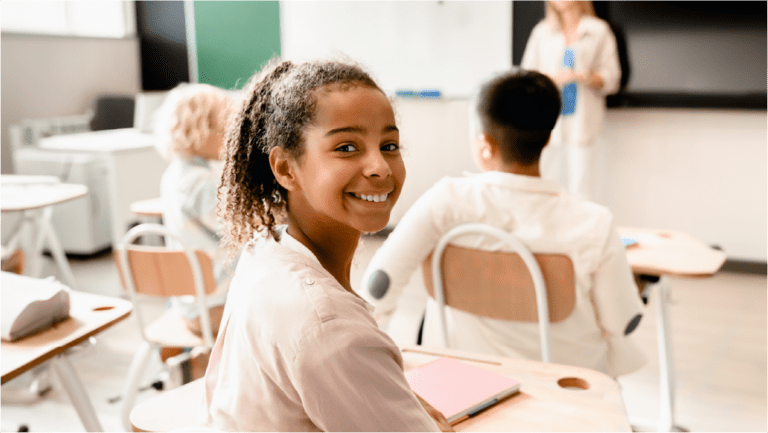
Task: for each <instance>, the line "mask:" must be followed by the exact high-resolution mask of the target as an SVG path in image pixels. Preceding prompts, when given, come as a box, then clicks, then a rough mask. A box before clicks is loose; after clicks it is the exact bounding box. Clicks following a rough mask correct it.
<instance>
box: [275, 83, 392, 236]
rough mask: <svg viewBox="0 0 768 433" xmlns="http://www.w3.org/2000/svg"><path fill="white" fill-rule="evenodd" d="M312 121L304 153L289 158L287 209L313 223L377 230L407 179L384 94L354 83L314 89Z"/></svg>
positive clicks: (306, 133)
mask: <svg viewBox="0 0 768 433" xmlns="http://www.w3.org/2000/svg"><path fill="white" fill-rule="evenodd" d="M316 96H317V113H316V115H315V121H314V122H313V123H312V124H311V125H309V126H308V127H307V128H306V129H305V130H304V134H303V138H304V152H303V154H302V155H301V156H300V157H299V158H298V159H297V160H296V161H293V163H292V166H293V170H292V171H293V172H294V173H295V179H296V185H295V186H296V187H295V188H292V189H289V190H290V192H289V200H290V204H289V206H290V210H291V213H293V214H294V215H299V216H301V219H302V220H303V223H304V224H311V225H313V226H314V227H315V228H317V227H328V228H331V226H334V225H338V224H341V225H344V226H347V227H351V228H354V229H356V230H358V231H361V232H376V231H379V230H381V229H383V228H384V227H385V226H386V225H387V223H388V222H389V215H390V212H391V211H392V207H394V205H395V202H396V201H397V198H398V197H399V196H400V191H401V189H402V185H403V182H404V181H405V165H404V164H403V159H402V157H401V155H400V134H399V131H398V129H397V125H396V123H395V115H394V112H393V111H392V106H391V105H390V103H389V100H388V99H387V97H386V96H385V95H384V94H383V93H382V92H381V91H379V90H376V89H373V88H370V87H367V86H355V87H351V88H348V89H344V90H340V89H334V88H333V87H331V88H328V87H326V88H322V89H319V90H318V91H317V92H316Z"/></svg>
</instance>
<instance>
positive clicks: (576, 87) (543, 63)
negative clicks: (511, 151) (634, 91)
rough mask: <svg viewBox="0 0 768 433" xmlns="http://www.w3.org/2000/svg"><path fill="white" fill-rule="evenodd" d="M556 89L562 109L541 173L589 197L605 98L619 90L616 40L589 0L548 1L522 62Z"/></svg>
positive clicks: (523, 66) (619, 68)
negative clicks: (595, 145) (555, 86)
mask: <svg viewBox="0 0 768 433" xmlns="http://www.w3.org/2000/svg"><path fill="white" fill-rule="evenodd" d="M521 67H522V68H524V69H530V70H536V71H539V72H541V73H543V74H545V75H548V76H549V77H550V78H552V80H553V81H554V82H555V84H556V85H557V86H558V87H559V88H560V91H561V96H562V99H563V109H562V113H561V116H560V118H559V119H558V121H557V124H556V125H555V128H554V130H553V131H552V138H551V140H550V143H549V145H548V146H547V147H545V148H544V151H543V152H542V155H541V173H542V177H545V178H549V179H552V180H555V181H558V182H560V183H561V184H563V185H565V186H566V187H567V188H568V190H569V191H570V192H571V193H574V194H576V195H579V196H581V197H582V198H585V199H589V198H591V194H592V166H593V163H594V143H595V141H596V140H597V139H598V137H599V136H600V132H601V130H602V126H603V121H604V119H605V97H606V96H607V95H610V94H612V93H615V92H617V91H618V90H619V85H620V81H621V66H620V64H619V56H618V50H617V48H616V38H615V37H614V35H613V32H612V30H611V28H610V26H609V25H608V23H606V22H605V21H603V20H601V19H600V18H597V17H596V16H595V10H594V7H593V6H592V2H591V1H547V2H546V9H545V17H544V19H543V20H542V21H541V22H539V23H538V24H537V25H536V26H535V27H534V28H533V31H532V32H531V36H530V38H529V39H528V43H527V45H526V47H525V53H524V54H523V59H522V62H521Z"/></svg>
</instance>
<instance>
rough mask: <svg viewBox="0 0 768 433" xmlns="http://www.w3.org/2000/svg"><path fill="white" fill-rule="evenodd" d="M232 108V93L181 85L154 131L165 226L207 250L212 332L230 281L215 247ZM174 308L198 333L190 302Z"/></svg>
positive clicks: (182, 301) (164, 107)
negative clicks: (213, 286) (163, 164)
mask: <svg viewBox="0 0 768 433" xmlns="http://www.w3.org/2000/svg"><path fill="white" fill-rule="evenodd" d="M233 109H234V95H233V94H232V92H229V91H226V90H223V89H220V88H217V87H214V86H211V85H207V84H181V85H179V86H177V87H176V88H174V89H173V90H171V91H170V92H169V94H168V96H167V97H166V100H165V101H164V102H163V105H162V106H161V107H160V108H159V109H158V114H157V116H156V126H155V133H156V139H157V141H156V143H157V148H158V151H159V152H160V153H161V155H163V156H164V157H165V158H166V159H167V160H169V164H168V168H167V169H166V170H165V172H164V173H163V177H162V179H161V181H160V197H161V198H162V203H163V225H165V226H166V227H167V228H168V229H169V230H170V231H171V232H173V233H174V234H176V235H178V236H179V237H180V238H181V239H183V240H184V242H185V245H187V246H188V247H190V248H193V249H200V250H203V251H205V252H206V253H208V254H209V255H210V256H211V258H212V260H213V263H214V278H215V279H216V283H217V285H218V288H217V291H216V293H214V294H213V295H211V297H209V305H210V306H211V309H210V315H211V322H212V325H213V330H214V333H215V332H216V331H217V330H218V326H219V322H220V320H221V313H222V311H223V305H224V301H225V299H226V290H227V285H228V283H229V278H230V274H229V272H228V271H227V269H226V266H225V265H226V263H225V262H226V258H227V257H226V256H227V254H226V248H222V247H220V246H219V245H220V242H219V232H220V225H219V223H218V221H217V216H216V210H217V203H218V199H217V196H216V195H217V191H218V188H219V185H220V184H221V172H222V161H221V159H222V152H223V149H224V138H225V137H224V132H225V130H226V126H227V121H228V118H229V117H230V115H231V114H232V112H233ZM171 242H172V241H171ZM173 305H174V308H176V309H177V310H178V311H179V312H180V314H181V315H182V316H184V318H185V319H186V320H187V324H188V326H189V327H190V329H191V330H192V331H194V332H197V333H200V332H201V330H200V319H199V317H198V311H197V308H196V306H195V304H194V303H193V302H192V300H191V299H176V300H175V301H174V303H173Z"/></svg>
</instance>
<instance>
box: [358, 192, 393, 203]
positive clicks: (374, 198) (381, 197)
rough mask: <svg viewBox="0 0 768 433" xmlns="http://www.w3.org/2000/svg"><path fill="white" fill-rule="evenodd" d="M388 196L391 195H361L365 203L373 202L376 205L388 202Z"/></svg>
mask: <svg viewBox="0 0 768 433" xmlns="http://www.w3.org/2000/svg"><path fill="white" fill-rule="evenodd" d="M388 195H389V194H379V195H368V194H360V198H361V199H363V200H365V201H372V202H374V203H379V202H382V201H384V200H386V199H387V196H388Z"/></svg>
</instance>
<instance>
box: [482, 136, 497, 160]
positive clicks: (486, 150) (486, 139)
mask: <svg viewBox="0 0 768 433" xmlns="http://www.w3.org/2000/svg"><path fill="white" fill-rule="evenodd" d="M480 143H481V147H482V156H483V158H484V159H488V160H490V159H493V158H496V156H497V155H498V154H499V144H498V143H497V142H496V140H495V139H494V138H493V137H491V136H490V135H488V134H480Z"/></svg>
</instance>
